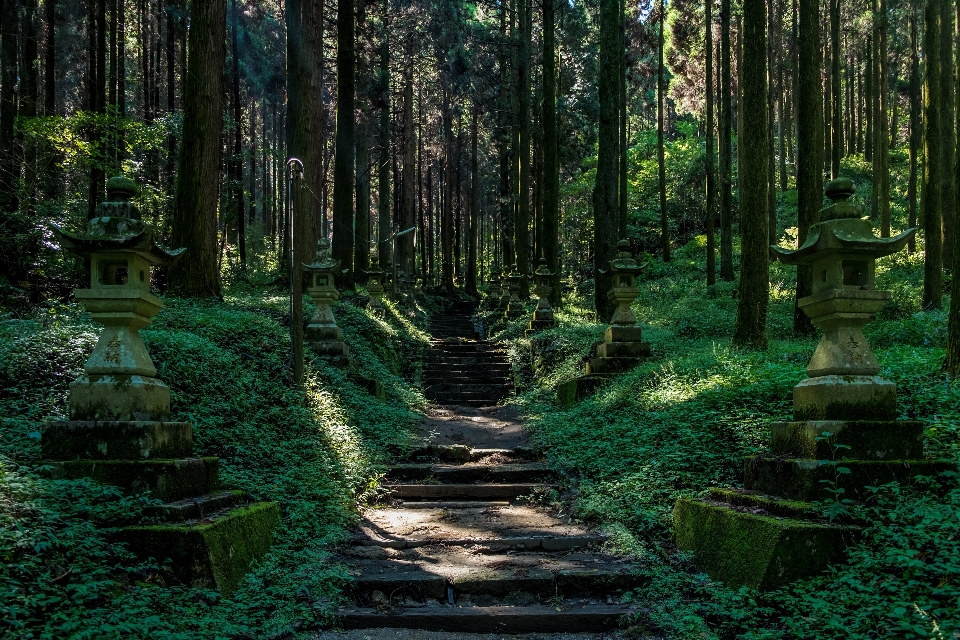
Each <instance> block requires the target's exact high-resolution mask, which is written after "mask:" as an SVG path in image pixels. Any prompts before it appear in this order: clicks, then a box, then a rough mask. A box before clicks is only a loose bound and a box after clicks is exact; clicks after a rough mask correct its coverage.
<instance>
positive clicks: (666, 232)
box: [657, 0, 670, 262]
mask: <svg viewBox="0 0 960 640" xmlns="http://www.w3.org/2000/svg"><path fill="white" fill-rule="evenodd" d="M659 9H660V17H659V20H658V27H659V33H658V34H657V176H658V186H659V189H660V256H661V257H662V258H663V261H664V262H670V218H669V216H668V215H667V163H666V160H665V158H664V144H663V118H664V113H663V108H664V102H663V94H664V92H665V91H666V89H667V88H666V86H664V85H665V83H664V81H663V46H664V22H666V19H667V9H666V6H665V5H664V2H663V0H660V3H659Z"/></svg>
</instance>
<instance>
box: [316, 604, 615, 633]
mask: <svg viewBox="0 0 960 640" xmlns="http://www.w3.org/2000/svg"><path fill="white" fill-rule="evenodd" d="M630 612H631V609H629V608H628V607H627V606H624V605H593V606H591V605H587V606H573V607H570V608H565V609H561V610H560V611H557V607H555V606H548V605H529V606H492V607H453V606H450V607H438V608H425V609H403V610H399V611H396V612H390V613H383V612H381V611H379V610H377V609H359V608H357V609H352V610H345V611H340V612H338V613H337V614H336V616H335V618H334V624H335V625H336V626H338V627H340V628H342V629H369V628H393V629H422V630H424V631H460V632H465V633H508V634H515V633H528V632H543V633H546V632H561V633H562V632H579V631H593V632H597V631H602V630H607V629H609V630H614V629H617V628H618V627H619V626H620V621H621V619H622V618H624V616H626V615H627V614H628V613H630Z"/></svg>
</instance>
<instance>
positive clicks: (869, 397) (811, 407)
mask: <svg viewBox="0 0 960 640" xmlns="http://www.w3.org/2000/svg"><path fill="white" fill-rule="evenodd" d="M793 417H794V419H795V420H896V419H897V417H898V411H897V385H896V384H894V383H893V382H890V381H889V380H885V379H884V378H881V377H879V376H839V375H828V376H820V377H817V378H807V379H806V380H803V381H801V382H800V384H798V385H797V386H795V387H794V388H793Z"/></svg>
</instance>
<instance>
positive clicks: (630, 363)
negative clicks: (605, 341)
mask: <svg viewBox="0 0 960 640" xmlns="http://www.w3.org/2000/svg"><path fill="white" fill-rule="evenodd" d="M601 346H602V345H601ZM641 362H643V358H591V359H590V361H589V362H587V375H588V376H589V375H604V374H615V373H623V372H625V371H629V370H630V369H633V368H634V367H635V366H637V365H638V364H640V363H641Z"/></svg>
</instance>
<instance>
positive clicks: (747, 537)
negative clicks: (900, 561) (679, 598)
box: [673, 498, 858, 590]
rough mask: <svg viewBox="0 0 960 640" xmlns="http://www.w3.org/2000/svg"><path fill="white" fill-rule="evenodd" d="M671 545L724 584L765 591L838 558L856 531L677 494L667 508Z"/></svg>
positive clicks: (841, 556) (825, 565)
mask: <svg viewBox="0 0 960 640" xmlns="http://www.w3.org/2000/svg"><path fill="white" fill-rule="evenodd" d="M673 521H674V531H675V532H676V537H677V546H678V547H679V548H680V549H681V550H684V551H692V552H693V554H694V559H695V561H696V563H697V566H698V567H700V568H701V569H702V570H703V571H704V572H706V573H708V574H709V575H710V576H711V577H712V578H714V579H716V580H720V581H722V582H724V583H725V584H726V585H727V586H730V587H740V586H747V587H752V588H754V589H761V590H768V589H774V588H776V587H778V586H780V585H783V584H786V583H788V582H791V581H793V580H797V579H799V578H802V577H805V576H809V575H813V574H815V573H819V572H820V571H822V570H823V569H825V568H826V567H827V565H828V564H830V563H833V562H839V561H840V560H842V558H843V549H844V547H845V546H846V544H847V543H848V542H850V541H851V540H852V538H853V535H854V534H855V533H856V532H857V531H858V529H856V528H855V527H847V526H832V525H824V524H817V523H812V522H806V521H803V520H797V519H794V518H776V517H769V516H762V515H756V514H752V513H743V512H740V511H736V510H735V509H733V508H731V507H729V506H727V505H721V504H715V503H710V502H705V501H700V500H690V499H688V498H680V499H679V500H677V503H676V505H675V507H674V509H673Z"/></svg>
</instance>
